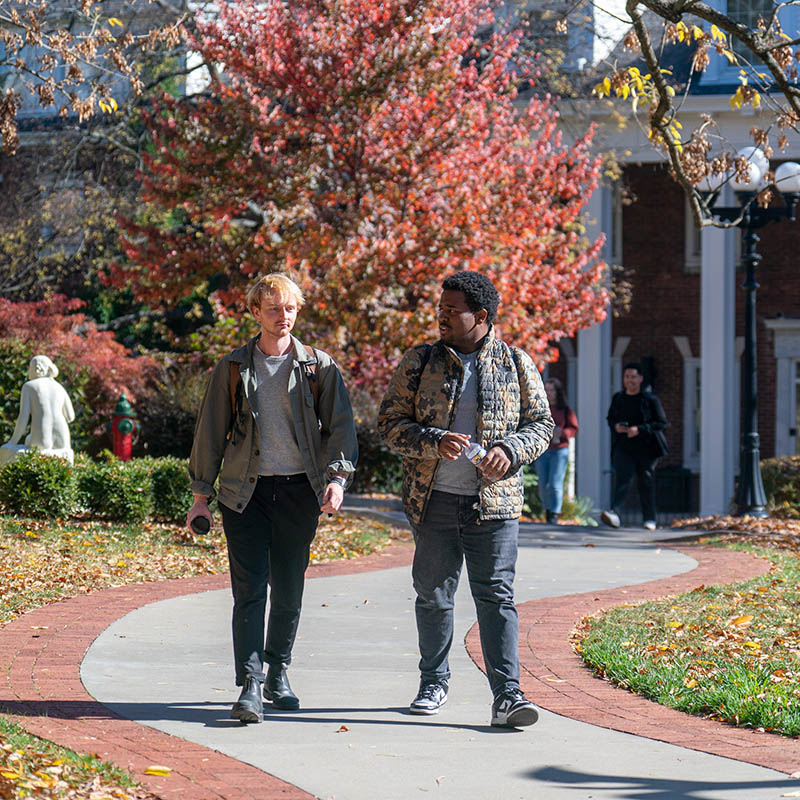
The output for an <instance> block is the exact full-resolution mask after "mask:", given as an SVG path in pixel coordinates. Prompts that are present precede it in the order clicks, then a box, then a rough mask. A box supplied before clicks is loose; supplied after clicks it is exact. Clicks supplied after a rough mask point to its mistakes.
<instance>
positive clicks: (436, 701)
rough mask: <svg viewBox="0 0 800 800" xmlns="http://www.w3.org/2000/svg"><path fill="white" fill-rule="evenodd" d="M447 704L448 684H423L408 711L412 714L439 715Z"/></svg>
mask: <svg viewBox="0 0 800 800" xmlns="http://www.w3.org/2000/svg"><path fill="white" fill-rule="evenodd" d="M446 702H447V684H446V683H444V682H440V681H434V682H432V683H421V684H420V685H419V691H418V692H417V696H416V697H415V698H414V699H413V700H412V701H411V705H410V706H409V707H408V710H409V711H410V712H411V713H412V714H438V713H439V709H440V708H441V707H442V706H443V705H444V704H445V703H446Z"/></svg>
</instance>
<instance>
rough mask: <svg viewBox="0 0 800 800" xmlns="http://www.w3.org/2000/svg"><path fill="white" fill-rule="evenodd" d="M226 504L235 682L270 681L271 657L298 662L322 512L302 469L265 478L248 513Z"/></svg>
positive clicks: (277, 662)
mask: <svg viewBox="0 0 800 800" xmlns="http://www.w3.org/2000/svg"><path fill="white" fill-rule="evenodd" d="M220 508H221V510H222V526H223V528H224V529H225V538H226V539H227V543H228V560H229V562H230V569H231V589H232V590H233V658H234V662H235V665H236V685H237V686H242V685H244V681H245V678H247V677H248V676H253V677H255V678H257V679H259V680H264V663H265V662H266V663H267V664H271V665H275V666H277V665H280V664H288V663H290V661H291V660H292V646H293V645H294V640H295V636H296V635H297V625H298V623H299V621H300V608H301V605H302V601H303V585H304V582H305V571H306V567H307V566H308V558H309V546H310V545H311V542H312V540H313V539H314V536H315V535H316V532H317V522H318V521H319V515H320V510H319V503H318V501H317V496H316V494H315V492H314V490H313V489H312V488H311V484H310V483H309V482H308V478H307V477H306V476H305V475H303V474H301V475H275V476H268V477H264V476H262V477H260V478H259V479H258V483H257V484H256V489H255V492H254V493H253V497H252V499H251V500H250V502H249V503H248V504H247V507H246V508H245V509H244V511H242V512H241V513H239V512H237V511H233V510H232V509H230V508H227V507H226V506H223V505H221V504H220ZM267 584H269V622H268V624H267V635H266V641H265V638H264V616H265V613H266V607H267Z"/></svg>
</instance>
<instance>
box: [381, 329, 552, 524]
mask: <svg viewBox="0 0 800 800" xmlns="http://www.w3.org/2000/svg"><path fill="white" fill-rule="evenodd" d="M426 355H427V363H426ZM476 370H477V377H478V420H477V441H478V442H479V443H480V444H482V445H483V447H485V448H486V449H487V450H488V449H489V448H490V447H494V446H495V445H499V446H500V447H502V448H503V449H504V450H505V451H506V453H507V454H508V457H509V458H510V459H511V466H510V467H509V469H508V471H507V472H506V474H505V475H504V476H503V477H502V478H500V480H497V481H493V482H492V481H488V480H485V479H483V478H481V482H480V518H481V519H515V518H518V517H519V516H520V514H521V513H522V505H523V483H522V473H521V471H520V467H521V466H522V465H523V464H530V463H532V462H533V461H535V460H536V459H537V458H538V457H539V456H540V455H541V454H542V453H543V452H544V451H545V450H546V449H547V447H548V445H549V444H550V437H551V436H552V433H553V428H554V423H553V418H552V416H551V414H550V406H549V405H548V403H547V395H546V394H545V391H544V386H543V384H542V379H541V376H540V375H539V370H537V369H536V366H535V365H534V363H533V361H532V360H531V359H530V357H529V356H528V355H527V354H526V353H525V352H524V351H522V350H520V349H519V348H518V347H512V346H510V345H508V344H506V343H505V342H503V341H501V340H499V339H495V338H494V333H493V331H491V330H490V331H489V334H488V335H487V336H486V337H485V339H484V340H483V342H482V344H481V346H480V349H479V350H478V358H477V364H476ZM462 376H463V366H462V364H461V359H460V358H459V357H458V355H457V354H456V353H455V352H454V351H453V350H451V349H450V348H449V347H447V346H446V345H445V344H444V343H442V342H441V341H439V342H436V344H434V345H432V346H429V345H422V346H420V347H414V348H412V349H410V350H408V351H407V352H406V353H405V354H404V355H403V358H402V360H401V361H400V364H399V366H398V367H397V370H396V371H395V373H394V376H393V377H392V379H391V381H390V383H389V388H388V389H387V390H386V395H385V396H384V398H383V402H382V403H381V407H380V411H379V412H378V429H379V430H380V433H381V435H382V436H383V438H384V440H385V442H386V443H387V444H388V445H389V447H391V448H392V449H393V450H396V451H397V452H398V453H400V454H401V455H402V456H403V510H404V511H405V513H406V516H407V517H408V519H409V521H410V522H411V524H412V525H418V524H420V523H421V522H422V519H423V517H424V516H425V509H426V507H427V504H428V498H429V497H430V493H431V491H432V489H433V483H434V480H435V478H436V470H437V469H438V466H439V462H440V461H441V458H440V456H439V442H440V441H441V439H442V437H443V436H444V435H445V433H447V431H449V430H450V425H451V424H452V422H453V417H454V415H455V410H456V405H457V403H458V396H459V391H460V387H461V380H462Z"/></svg>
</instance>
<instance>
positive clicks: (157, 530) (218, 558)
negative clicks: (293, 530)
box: [0, 514, 409, 626]
mask: <svg viewBox="0 0 800 800" xmlns="http://www.w3.org/2000/svg"><path fill="white" fill-rule="evenodd" d="M219 528H220V526H219V525H217V527H216V530H215V531H214V532H212V534H210V535H208V536H197V537H192V536H188V537H187V531H186V529H185V527H184V526H180V525H167V524H162V523H155V522H145V523H141V524H138V525H122V524H114V523H109V522H99V521H96V520H55V521H53V520H49V521H47V520H25V519H20V518H16V517H10V516H6V517H2V518H0V626H2V625H3V624H5V623H7V622H8V621H9V620H11V619H13V618H14V617H17V616H19V615H20V614H23V613H25V612H26V611H30V610H32V609H33V608H37V607H39V606H42V605H47V604H48V603H54V602H56V601H58V600H62V599H64V598H67V597H73V596H75V595H78V594H85V593H88V592H94V591H98V590H100V589H106V588H110V587H112V586H121V585H124V584H130V583H143V582H148V581H159V580H166V579H169V578H186V577H190V576H194V575H213V574H217V573H220V572H226V571H227V569H228V559H227V554H226V550H225V540H224V537H223V536H222V533H221V530H220V529H219ZM408 538H409V534H408V532H407V531H405V530H403V529H401V528H395V527H393V526H391V525H388V524H385V523H382V522H376V521H375V520H372V519H369V518H367V517H361V516H357V515H349V514H348V515H340V516H336V517H333V518H331V519H328V518H323V519H322V520H321V521H320V526H319V530H318V533H317V537H316V538H315V539H314V542H313V544H312V552H311V561H312V563H318V562H322V561H332V560H336V559H342V558H355V557H358V556H361V555H365V554H368V553H371V552H374V551H376V550H380V549H381V548H383V547H385V546H386V545H387V544H389V543H390V542H392V541H396V540H403V539H408Z"/></svg>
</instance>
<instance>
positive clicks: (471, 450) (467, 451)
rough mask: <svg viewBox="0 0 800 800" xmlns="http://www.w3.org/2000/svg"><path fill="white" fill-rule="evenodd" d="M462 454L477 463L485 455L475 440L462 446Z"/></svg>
mask: <svg viewBox="0 0 800 800" xmlns="http://www.w3.org/2000/svg"><path fill="white" fill-rule="evenodd" d="M462 455H463V456H464V458H467V459H469V460H470V461H471V462H472V463H473V464H476V465H477V464H480V463H481V461H483V459H484V458H485V457H486V451H485V450H484V449H483V448H482V447H481V446H480V445H479V444H478V443H477V442H470V443H469V444H468V445H467V446H466V447H465V448H464V451H463V453H462Z"/></svg>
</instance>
